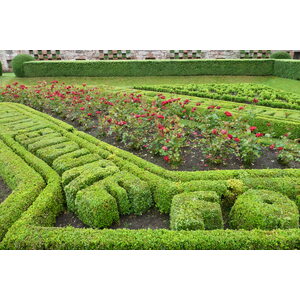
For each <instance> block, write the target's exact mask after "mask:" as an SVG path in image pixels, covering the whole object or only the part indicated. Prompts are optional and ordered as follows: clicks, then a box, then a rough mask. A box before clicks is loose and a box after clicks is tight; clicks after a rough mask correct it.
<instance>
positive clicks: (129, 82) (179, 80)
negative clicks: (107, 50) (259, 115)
mask: <svg viewBox="0 0 300 300" xmlns="http://www.w3.org/2000/svg"><path fill="white" fill-rule="evenodd" d="M54 79H56V80H59V81H63V82H65V83H67V84H74V85H76V84H81V83H86V84H88V85H93V86H98V85H111V86H120V87H132V86H134V85H141V84H189V83H260V84H265V85H267V86H269V87H273V88H278V89H282V90H285V91H288V92H293V93H298V94H300V81H297V80H291V79H285V78H278V77H274V76H149V77H56V78H53V77H51V78H47V77H43V78H16V77H15V76H14V74H13V73H4V74H3V76H2V77H0V86H3V85H6V84H11V83H13V82H14V81H18V82H20V83H22V84H25V85H26V84H27V85H34V84H36V83H37V81H52V80H54Z"/></svg>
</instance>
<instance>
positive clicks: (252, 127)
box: [249, 126, 257, 132]
mask: <svg viewBox="0 0 300 300" xmlns="http://www.w3.org/2000/svg"><path fill="white" fill-rule="evenodd" d="M249 129H250V131H251V132H252V131H254V130H255V129H257V127H256V126H251V127H250V128H249Z"/></svg>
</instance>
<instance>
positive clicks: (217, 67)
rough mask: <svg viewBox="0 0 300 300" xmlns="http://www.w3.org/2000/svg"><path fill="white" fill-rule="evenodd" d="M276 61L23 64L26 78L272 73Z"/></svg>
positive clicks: (56, 62) (139, 61)
mask: <svg viewBox="0 0 300 300" xmlns="http://www.w3.org/2000/svg"><path fill="white" fill-rule="evenodd" d="M273 64H274V60H270V59H265V60H263V59H261V60H253V59H250V60H246V59H245V60H244V59H243V60H239V59H222V60H214V59H211V60H209V59H208V60H156V61H151V60H132V61H34V62H26V63H24V73H25V77H54V76H89V77H103V76H176V75H177V76H194V75H253V76H264V75H272V74H273Z"/></svg>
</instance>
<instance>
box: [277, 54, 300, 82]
mask: <svg viewBox="0 0 300 300" xmlns="http://www.w3.org/2000/svg"><path fill="white" fill-rule="evenodd" d="M274 75H275V76H278V77H284V78H289V79H296V80H300V60H290V59H278V60H275V61H274Z"/></svg>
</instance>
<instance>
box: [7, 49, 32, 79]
mask: <svg viewBox="0 0 300 300" xmlns="http://www.w3.org/2000/svg"><path fill="white" fill-rule="evenodd" d="M32 60H34V58H33V57H32V56H30V55H28V54H18V55H17V56H15V57H14V58H13V60H12V62H11V63H12V68H13V72H14V73H15V75H16V76H17V77H25V74H24V68H23V63H24V62H26V61H32Z"/></svg>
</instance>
